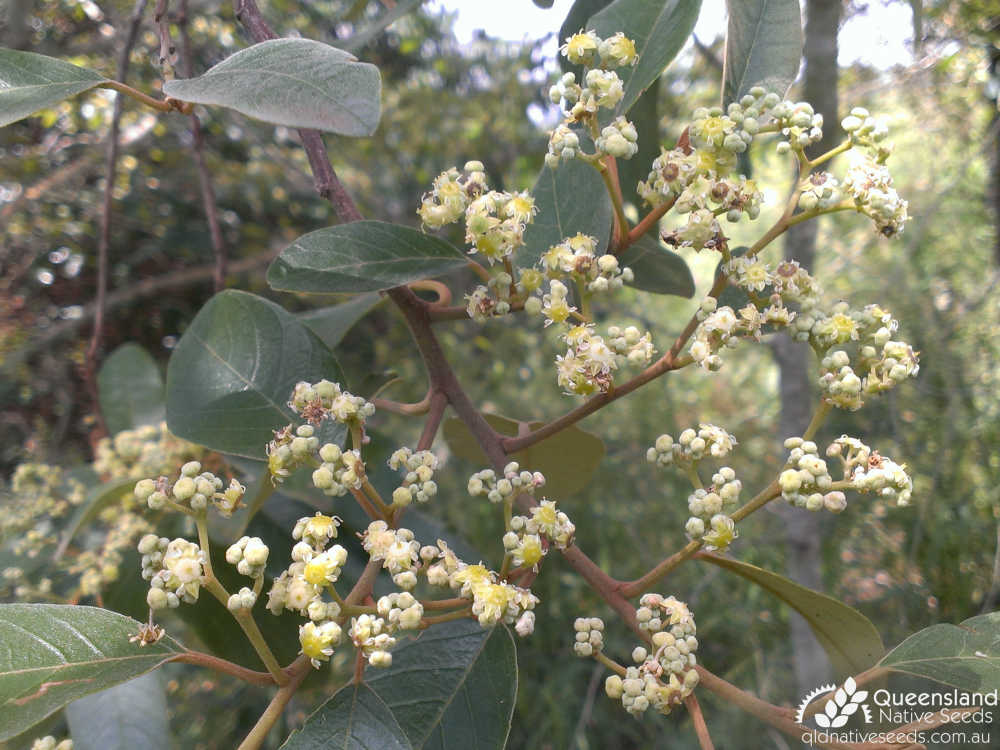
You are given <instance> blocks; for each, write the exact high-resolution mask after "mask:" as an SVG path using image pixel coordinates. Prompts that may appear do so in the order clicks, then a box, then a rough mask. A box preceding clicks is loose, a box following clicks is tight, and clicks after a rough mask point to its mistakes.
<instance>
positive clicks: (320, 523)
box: [226, 513, 347, 668]
mask: <svg viewBox="0 0 1000 750" xmlns="http://www.w3.org/2000/svg"><path fill="white" fill-rule="evenodd" d="M339 525H340V519H339V518H337V517H336V516H325V515H323V514H322V513H316V515H314V516H306V517H304V518H300V519H299V520H298V521H297V522H296V524H295V527H294V528H293V530H292V538H293V539H295V540H296V544H295V545H294V546H293V547H292V554H291V557H292V562H291V564H290V565H289V566H288V568H286V569H285V570H284V571H282V573H281V575H280V576H278V577H277V578H276V579H275V580H274V583H273V584H272V585H271V590H270V592H269V593H268V600H267V608H268V609H269V610H270V611H271V613H272V614H275V615H280V614H281V612H282V611H283V610H285V609H290V610H293V611H295V612H298V613H299V614H301V615H303V616H305V617H308V618H309V622H307V623H305V624H303V625H302V626H300V627H299V645H300V646H301V649H302V653H303V654H305V655H306V656H308V657H309V659H310V661H311V662H312V664H313V666H314V667H317V668H319V666H320V665H321V663H322V662H324V661H327V660H329V658H330V656H332V655H333V647H334V646H336V645H337V644H338V643H339V642H340V639H341V627H340V623H339V622H337V618H338V617H339V616H340V613H341V609H340V604H339V603H338V601H339V597H338V596H336V592H335V590H334V583H336V581H337V580H338V579H339V578H340V574H341V572H342V571H343V567H344V564H345V563H346V562H347V550H346V549H344V548H343V547H342V546H341V545H339V544H334V545H333V546H332V547H331V546H328V545H329V544H330V541H331V540H332V539H335V538H336V537H337V528H338V526H339ZM251 542H252V540H251ZM237 544H239V543H237ZM234 546H235V545H234ZM250 546H251V544H250V543H248V544H247V545H245V546H244V548H243V552H242V554H243V558H244V560H245V559H246V556H247V552H248V550H249V549H250ZM232 549H233V548H232V547H230V550H227V552H226V559H227V560H228V559H229V557H230V551H231V550H232ZM235 556H236V555H235V554H234V555H233V557H235ZM241 572H242V571H241ZM326 592H329V593H330V595H331V597H332V599H326V598H324V593H326Z"/></svg>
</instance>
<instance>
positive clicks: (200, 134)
mask: <svg viewBox="0 0 1000 750" xmlns="http://www.w3.org/2000/svg"><path fill="white" fill-rule="evenodd" d="M160 3H162V4H163V6H164V10H165V8H166V4H167V3H166V0H159V2H158V3H157V11H158V12H159V10H160ZM177 28H178V29H179V30H180V34H181V59H180V64H181V73H182V74H183V76H184V77H185V78H191V77H193V76H194V60H193V56H192V54H191V36H190V34H189V33H188V0H181V4H180V13H179V14H178V17H177ZM167 38H168V39H169V31H168V33H167ZM172 51H173V48H171V52H172ZM161 54H162V51H161ZM190 117H191V136H192V145H193V146H194V163H195V166H196V167H197V168H198V184H199V186H200V188H201V204H202V206H203V208H204V211H205V221H207V222H208V234H209V237H210V238H211V240H212V252H213V253H214V255H215V273H214V275H213V276H212V281H213V283H214V284H215V291H216V292H220V291H222V289H223V288H224V287H225V286H226V265H227V263H228V260H229V257H228V252H227V250H226V242H225V240H224V239H223V237H222V227H221V225H220V224H219V209H218V205H217V203H216V199H215V187H214V186H213V185H212V178H211V175H210V174H209V171H208V165H207V164H206V162H205V133H204V131H203V130H202V127H201V121H200V120H199V119H198V115H196V114H195V113H194V112H192V113H191V114H190Z"/></svg>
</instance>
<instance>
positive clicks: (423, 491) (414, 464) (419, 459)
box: [389, 448, 438, 508]
mask: <svg viewBox="0 0 1000 750" xmlns="http://www.w3.org/2000/svg"><path fill="white" fill-rule="evenodd" d="M437 467H438V459H437V456H435V455H434V454H433V453H431V452H430V451H417V452H416V453H414V452H413V451H411V450H410V449H409V448H400V449H399V450H397V451H395V452H394V453H393V454H392V455H391V456H390V457H389V468H390V469H393V470H395V471H399V469H401V468H402V469H403V470H404V471H405V472H406V474H405V476H404V477H403V484H402V485H400V486H399V487H397V488H396V489H395V490H393V493H392V503H393V505H397V506H399V507H401V508H405V507H406V506H407V505H409V504H410V503H412V502H413V501H414V500H416V501H417V502H418V503H426V502H427V501H428V500H430V499H431V498H432V497H434V495H436V494H437V483H436V482H435V481H434V479H433V477H434V471H435V469H437Z"/></svg>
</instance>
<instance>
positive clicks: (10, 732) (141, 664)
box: [0, 604, 184, 740]
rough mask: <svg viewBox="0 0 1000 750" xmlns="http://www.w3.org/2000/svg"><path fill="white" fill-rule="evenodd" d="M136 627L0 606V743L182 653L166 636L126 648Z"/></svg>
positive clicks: (123, 620) (72, 613)
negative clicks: (62, 710)
mask: <svg viewBox="0 0 1000 750" xmlns="http://www.w3.org/2000/svg"><path fill="white" fill-rule="evenodd" d="M139 627H140V625H139V623H138V622H136V621H135V620H133V619H131V618H130V617H125V616H124V615H119V614H117V613H116V612H109V611H108V610H106V609H97V608H95V607H80V606H70V605H61V604H0V643H2V644H3V648H0V740H6V739H9V738H11V737H13V736H15V735H17V734H19V733H21V732H23V731H24V730H25V729H27V728H29V727H31V726H32V725H34V724H37V723H38V722H39V721H41V720H42V719H44V718H45V717H46V716H48V715H49V714H51V713H53V712H54V711H57V710H58V709H60V708H62V707H63V706H65V705H66V704H67V703H69V702H70V701H74V700H77V699H78V698H82V697H83V696H85V695H90V694H91V693H96V692H98V691H100V690H104V689H105V688H109V687H111V686H112V685H117V684H118V683H120V682H124V681H126V680H130V679H132V678H133V677H138V676H139V675H141V674H145V673H146V672H148V671H150V670H151V669H156V668H157V667H158V666H160V665H161V664H163V663H164V662H166V661H169V660H170V658H171V657H172V656H174V655H175V654H179V653H181V652H183V651H184V649H183V647H181V645H180V644H179V643H177V642H176V641H175V640H173V639H172V638H170V637H169V636H164V637H163V638H161V639H160V641H159V642H157V643H154V644H151V645H149V646H144V647H143V646H140V645H139V644H138V643H131V642H129V638H130V637H131V636H132V635H135V634H136V633H137V632H138V631H139Z"/></svg>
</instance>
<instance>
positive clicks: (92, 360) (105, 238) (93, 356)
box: [84, 0, 147, 433]
mask: <svg viewBox="0 0 1000 750" xmlns="http://www.w3.org/2000/svg"><path fill="white" fill-rule="evenodd" d="M146 2H147V0H136V4H135V8H134V9H133V10H132V17H131V18H130V19H129V26H128V30H127V32H126V35H125V41H124V43H123V44H122V48H121V51H120V52H119V55H118V67H117V70H116V77H117V79H118V80H119V81H124V80H125V78H126V77H127V75H128V68H129V60H130V58H131V55H132V47H134V46H135V42H136V38H137V37H138V36H139V26H140V24H141V23H142V14H143V13H144V12H145V10H146ZM123 111H124V102H123V99H122V96H121V94H119V95H118V96H116V97H115V108H114V114H113V115H112V116H111V129H110V131H109V132H108V151H107V157H106V159H105V163H104V199H103V202H102V204H101V231H100V234H99V235H98V239H97V299H96V309H95V313H94V330H93V333H92V334H91V337H90V345H89V346H88V347H87V358H86V368H85V370H84V377H85V379H86V382H87V390H88V391H89V392H90V397H91V400H92V401H93V405H94V413H95V415H96V417H97V423H98V425H99V427H100V430H101V431H102V432H105V433H106V432H107V431H108V428H107V425H105V424H104V416H103V415H102V414H101V410H100V409H99V408H98V395H97V355H98V351H99V350H100V348H101V338H102V337H103V334H104V306H105V302H106V301H107V296H108V251H109V248H110V246H111V208H112V201H113V196H114V190H115V172H116V171H117V168H118V136H119V133H120V131H121V120H122V112H123Z"/></svg>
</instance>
